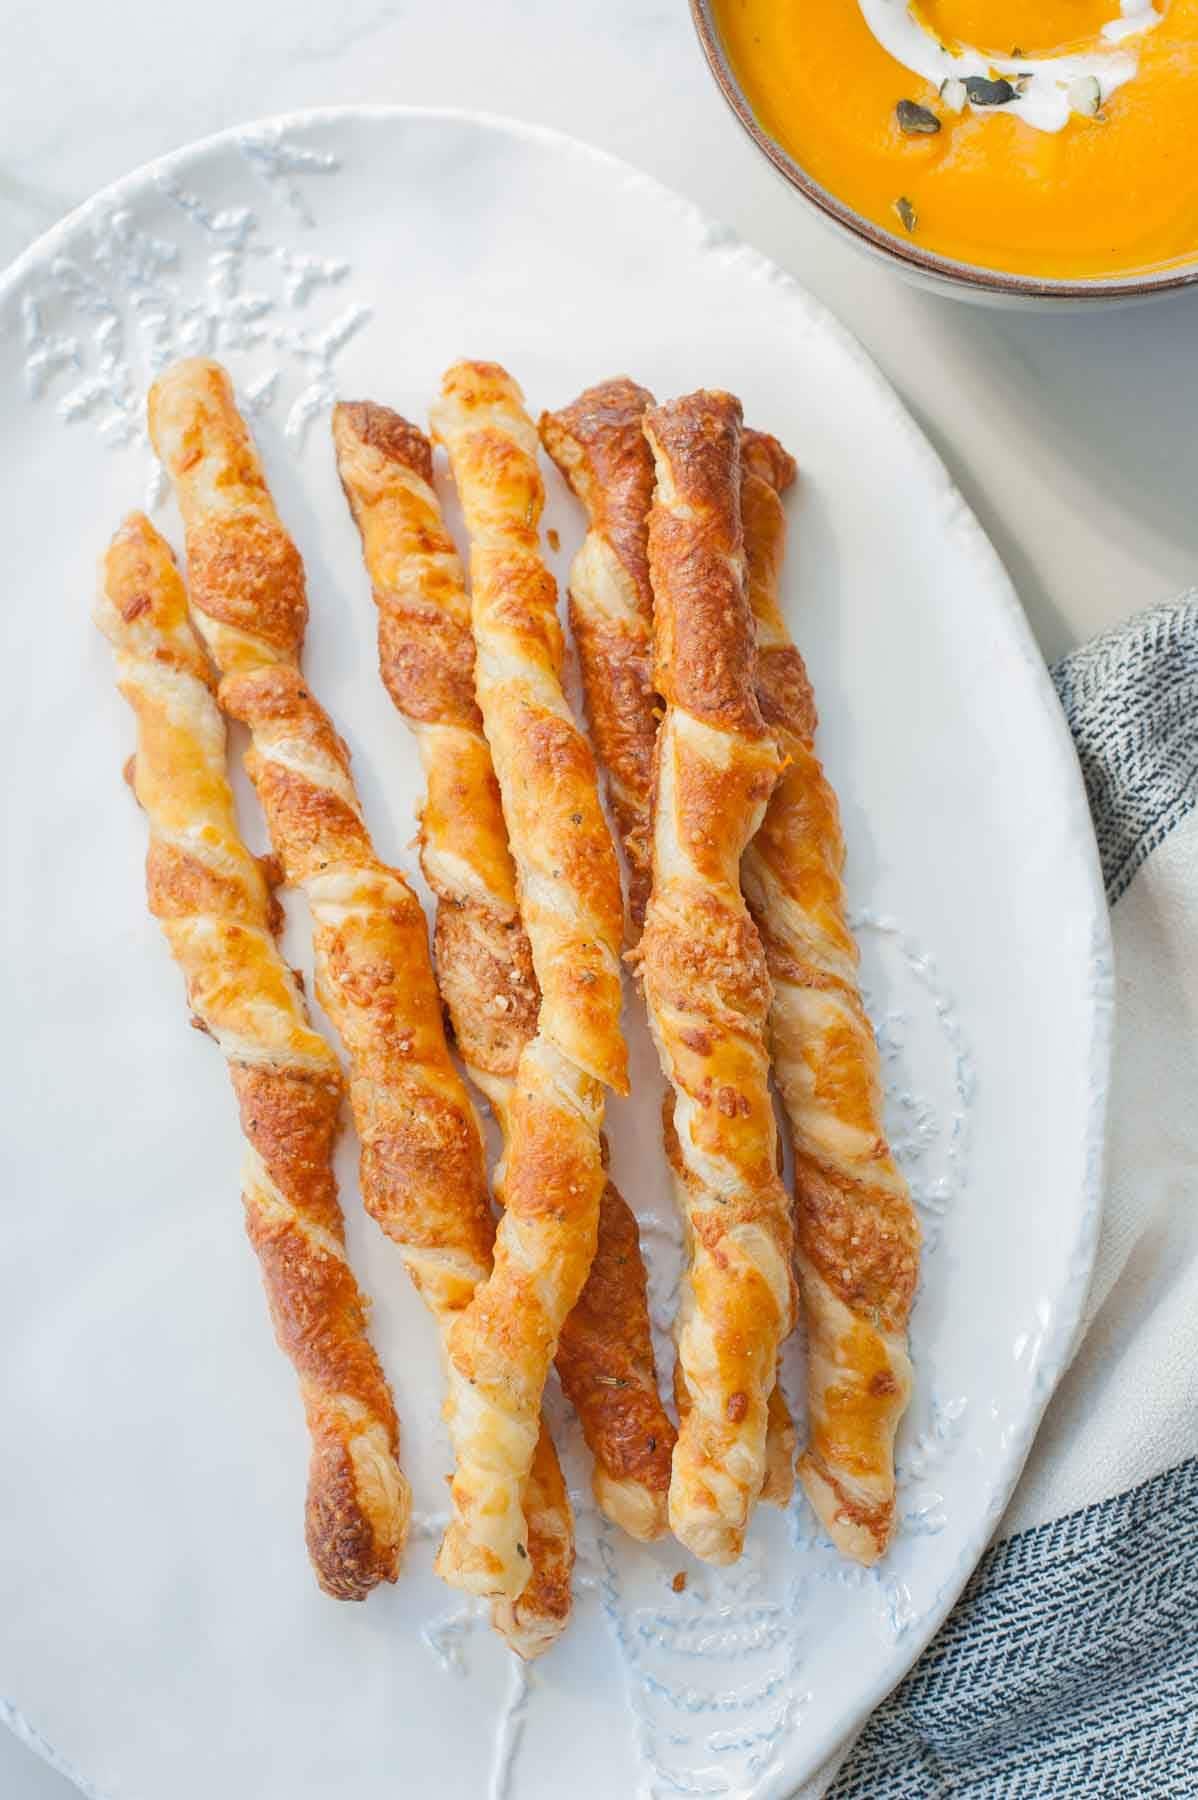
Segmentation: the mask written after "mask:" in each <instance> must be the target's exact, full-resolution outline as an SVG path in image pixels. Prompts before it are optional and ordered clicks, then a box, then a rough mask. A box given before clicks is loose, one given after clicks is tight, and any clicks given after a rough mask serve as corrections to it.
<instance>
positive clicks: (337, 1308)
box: [96, 513, 410, 1600]
mask: <svg viewBox="0 0 1198 1800" xmlns="http://www.w3.org/2000/svg"><path fill="white" fill-rule="evenodd" d="M96 622H97V624H98V625H99V626H100V629H101V630H102V631H103V632H104V635H105V636H106V637H107V638H108V639H109V641H110V642H111V644H112V646H113V649H114V651H115V652H116V667H117V682H118V685H119V687H120V690H121V692H122V694H123V695H124V696H125V698H126V700H128V702H129V704H130V706H131V707H132V708H133V710H134V712H135V714H136V715H137V753H136V756H135V758H134V760H133V774H132V779H133V786H134V791H135V792H136V794H137V798H138V800H139V801H140V802H141V805H142V806H143V808H144V809H145V812H146V817H147V819H148V820H149V826H150V849H149V854H148V857H147V859H146V885H147V892H148V898H149V903H150V911H151V912H152V913H153V914H154V916H155V918H156V919H157V920H158V921H159V923H160V925H161V926H162V929H163V932H164V934H165V936H166V939H167V942H168V943H169V944H170V947H171V952H172V954H173V955H174V958H175V960H176V962H177V963H178V964H179V967H180V968H181V969H182V971H183V975H184V978H185V980H186V983H187V996H188V1000H189V1001H190V1004H191V1007H192V1012H193V1015H194V1016H193V1023H196V1024H198V1025H200V1026H201V1027H202V1028H203V1030H205V1031H206V1032H208V1033H209V1035H210V1036H211V1037H213V1038H215V1039H216V1041H217V1043H218V1044H219V1045H220V1047H221V1049H222V1050H223V1052H224V1054H225V1057H226V1059H227V1061H228V1065H229V1073H230V1075H231V1077H232V1080H233V1088H234V1091H235V1093H236V1095H237V1101H238V1105H239V1108H240V1112H241V1127H242V1130H243V1132H244V1133H245V1139H246V1144H247V1153H246V1162H245V1172H244V1176H243V1182H244V1186H243V1199H244V1204H245V1219H246V1229H247V1231H248V1233H249V1237H250V1241H251V1243H252V1244H253V1246H254V1249H255V1251H256V1252H257V1255H258V1260H259V1264H260V1266H261V1269H262V1277H263V1281H264V1283H265V1287H266V1294H267V1299H268V1301H269V1303H270V1311H271V1317H272V1319H273V1321H274V1328H275V1335H276V1337H277V1339H278V1342H279V1346H280V1348H281V1349H282V1350H283V1351H284V1352H285V1353H286V1355H287V1356H288V1357H289V1359H290V1361H291V1362H292V1364H293V1366H294V1368H295V1370H296V1373H297V1375H298V1377H299V1383H300V1393H301V1395H302V1397H303V1402H304V1411H305V1414H306V1416H307V1420H308V1429H309V1432H310V1433H311V1438H312V1463H311V1470H310V1473H309V1479H308V1501H307V1541H308V1553H309V1555H310V1556H311V1559H312V1563H313V1566H314V1568H315V1570H316V1576H317V1580H318V1581H319V1582H320V1585H321V1587H322V1588H324V1590H325V1592H326V1593H329V1594H333V1595H335V1596H336V1597H337V1598H338V1599H342V1600H361V1599H364V1598H365V1596H366V1594H367V1593H368V1592H369V1591H370V1589H371V1588H372V1587H374V1586H375V1585H376V1584H377V1583H378V1582H380V1581H394V1580H395V1577H396V1573H397V1571H398V1568H399V1558H400V1553H401V1551H402V1548H403V1543H404V1538H405V1535H406V1532H407V1525H408V1514H409V1509H410V1497H409V1493H408V1484H407V1482H406V1481H405V1480H404V1478H403V1475H402V1474H401V1473H400V1469H399V1464H398V1460H397V1459H398V1455H399V1427H398V1425H397V1423H396V1418H395V1408H394V1406H393V1405H392V1402H391V1395H390V1393H389V1391H388V1388H387V1383H386V1380H385V1378H384V1376H383V1372H382V1369H381V1368H380V1366H379V1361H378V1358H377V1356H376V1355H375V1353H374V1351H373V1349H372V1348H371V1345H370V1341H369V1339H368V1337H367V1335H366V1312H367V1303H366V1301H365V1299H364V1298H363V1296H362V1294H361V1293H360V1292H359V1290H358V1286H357V1283H356V1282H355V1280H354V1277H353V1273H352V1271H351V1269H350V1267H349V1263H348V1261H347V1259H346V1253H345V1231H344V1224H343V1221H342V1217H341V1208H340V1206H339V1205H338V1203H337V1188H336V1182H335V1179H334V1176H333V1170H332V1162H331V1157H332V1149H333V1141H334V1139H335V1137H336V1133H337V1119H338V1113H339V1111H340V1106H341V1096H342V1079H341V1069H340V1065H339V1064H338V1062H337V1059H336V1057H335V1056H334V1055H333V1052H332V1051H331V1050H330V1049H329V1047H328V1045H327V1044H326V1043H325V1041H324V1039H323V1038H322V1037H320V1036H319V1035H318V1034H317V1033H316V1032H315V1031H313V1030H312V1027H311V1026H310V1024H309V1023H308V1018H307V1014H306V1011H305V1008H304V1003H303V1000H302V998H301V996H300V992H299V988H298V986H297V984H296V982H295V980H294V978H293V976H292V973H291V971H290V969H288V967H287V966H286V964H285V963H284V961H283V959H282V957H281V956H280V954H279V951H278V948H277V946H276V944H275V938H274V930H273V926H274V922H275V919H274V902H273V900H272V896H271V893H270V890H269V888H268V886H267V883H266V880H265V878H264V876H263V872H262V869H261V866H260V864H259V863H258V861H257V859H256V858H255V857H253V856H251V855H250V853H249V851H248V850H246V848H245V846H244V844H243V843H242V841H241V838H240V836H239V835H238V831H237V820H236V814H235V812H234V807H233V796H232V793H231V792H230V790H229V783H228V779H227V777H226V773H225V728H224V721H223V720H222V718H221V716H220V712H219V710H218V708H217V704H216V699H215V697H214V695H213V692H212V678H211V675H210V674H209V669H208V662H207V658H206V657H205V655H204V652H203V650H202V648H201V646H200V643H199V640H198V639H197V638H196V635H195V633H194V631H193V630H192V627H191V625H190V623H189V621H188V617H187V598H186V594H185V593H184V589H183V581H182V578H181V577H180V575H179V571H178V569H177V568H176V567H175V561H174V558H173V557H172V555H171V552H170V549H169V547H168V546H167V545H166V543H164V541H163V539H162V538H161V537H160V536H159V535H158V533H157V532H156V531H155V530H154V528H153V526H152V525H151V524H150V523H149V521H148V520H147V519H145V518H143V517H142V516H141V514H139V513H134V514H133V515H132V516H131V517H130V518H128V519H127V520H126V521H125V523H124V525H123V526H122V527H121V529H120V531H118V533H117V534H116V536H115V538H114V539H113V541H112V544H111V546H110V548H109V550H108V553H107V556H106V557H105V560H104V566H103V571H102V582H101V589H100V595H99V599H98V602H97V606H96Z"/></svg>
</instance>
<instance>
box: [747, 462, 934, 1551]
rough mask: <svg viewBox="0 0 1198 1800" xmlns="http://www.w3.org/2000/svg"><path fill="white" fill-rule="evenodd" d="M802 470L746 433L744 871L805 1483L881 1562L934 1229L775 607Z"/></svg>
mask: <svg viewBox="0 0 1198 1800" xmlns="http://www.w3.org/2000/svg"><path fill="white" fill-rule="evenodd" d="M794 474H795V468H794V463H793V461H792V460H791V458H790V457H789V456H788V455H787V453H786V451H785V450H783V448H782V446H781V445H780V444H778V442H777V441H776V440H775V439H773V438H770V437H768V436H766V435H765V434H764V433H760V432H746V434H745V441H744V484H743V489H742V505H743V511H744V527H745V544H746V550H747V555H748V571H749V596H750V601H751V604H752V607H753V614H754V618H755V621H756V631H757V676H756V682H757V697H758V701H759V703H760V706H761V711H762V714H763V716H764V718H765V721H766V723H767V725H768V726H769V728H770V730H771V731H772V732H773V733H774V735H775V737H776V738H777V741H778V745H779V748H780V749H781V751H782V754H783V755H784V757H785V758H786V767H785V769H784V771H783V774H782V777H781V780H780V781H779V783H778V785H777V787H776V788H775V789H774V792H773V795H772V796H771V799H770V803H769V806H768V808H767V810H766V815H765V820H764V822H763V824H762V827H761V830H760V831H759V832H758V834H757V836H756V838H755V839H754V841H753V843H752V845H751V846H750V848H749V851H748V853H747V855H746V857H745V860H744V865H743V869H742V878H743V881H744V886H745V892H746V894H747V896H748V899H749V904H750V907H751V909H752V912H753V916H754V918H755V919H756V921H757V925H758V929H759V930H760V932H761V936H762V940H763V942H764V944H765V952H766V958H767V961H768V964H769V970H770V975H771V977H772V981H773V990H774V998H773V1005H772V1008H771V1012H770V1037H771V1044H772V1049H773V1057H774V1069H775V1073H776V1075H777V1080H778V1086H779V1088H780V1090H781V1093H782V1099H783V1105H784V1108H785V1111H786V1117H787V1121H788V1123H789V1127H790V1133H791V1140H792V1143H793V1146H794V1161H795V1207H796V1226H797V1261H798V1270H799V1283H800V1287H801V1289H802V1294H803V1303H804V1313H805V1317H806V1324H807V1346H808V1351H807V1355H808V1362H807V1366H808V1416H809V1428H808V1429H809V1441H808V1445H807V1448H806V1450H805V1452H804V1454H803V1456H802V1457H801V1459H800V1462H799V1479H800V1480H801V1481H802V1483H803V1486H804V1488H805V1489H806V1491H807V1494H808V1497H809V1498H810V1500H811V1503H812V1505H813V1506H814V1508H815V1510H816V1512H817V1513H818V1515H819V1517H820V1520H821V1521H822V1523H823V1525H824V1527H825V1529H826V1530H827V1532H828V1534H829V1536H830V1537H831V1538H832V1540H833V1542H834V1543H835V1544H836V1545H837V1546H838V1547H839V1548H840V1549H841V1550H843V1551H844V1553H845V1554H846V1555H848V1556H852V1557H854V1558H855V1559H856V1560H857V1561H859V1562H864V1563H872V1562H876V1561H877V1559H878V1558H879V1557H880V1556H881V1555H882V1554H883V1552H884V1551H885V1549H886V1546H887V1544H888V1542H889V1540H890V1536H891V1533H892V1531H893V1528H894V1510H895V1482H894V1436H895V1432H896V1430H897V1428H898V1423H899V1420H900V1419H901V1417H902V1415H903V1413H904V1411H905V1410H906V1407H907V1405H908V1402H909V1400H910V1395H911V1364H910V1359H909V1357H908V1354H907V1332H906V1327H907V1319H908V1315H909V1313H910V1310H911V1301H912V1298H913V1296H914V1292H915V1283H916V1280H917V1278H918V1273H919V1236H920V1234H919V1224H918V1220H917V1219H916V1216H915V1211H914V1208H913V1207H912V1205H911V1199H910V1195H909V1193H908V1190H907V1184H906V1182H905V1181H904V1180H903V1177H902V1175H901V1173H900V1171H899V1169H898V1167H897V1165H896V1163H895V1161H894V1157H893V1155H892V1154H891V1151H890V1147H889V1145H888V1143H887V1140H886V1131H885V1126H884V1124H883V1119H882V1089H881V1081H880V1075H879V1065H878V1051H877V1045H876V1043H875V1040H874V1034H873V1028H872V1027H871V1025H870V1022H869V1019H868V1017H867V1015H866V1012H865V1008H864V1006H863V1004H862V1001H861V994H860V990H859V988H858V985H857V947H856V944H855V943H854V941H853V936H852V932H851V931H850V929H849V925H848V921H847V918H846V910H845V896H844V889H843V886H842V883H841V870H842V868H843V864H844V841H843V839H842V837H841V832H840V819H839V813H838V809H837V805H836V797H835V795H834V793H833V792H832V789H831V786H830V785H829V783H828V780H827V777H826V776H825V775H824V772H823V769H822V767H821V766H820V762H819V758H818V757H817V756H816V753H815V729H816V711H815V701H814V697H813V695H812V691H811V684H810V681H809V680H808V677H807V671H806V668H805V667H804V664H803V660H802V657H801V656H800V655H799V652H798V650H797V649H796V648H795V646H794V644H793V643H792V642H791V639H790V635H789V633H788V631H787V629H786V624H785V621H784V619H783V617H782V612H781V608H780V605H779V598H778V572H779V567H780V564H781V558H782V550H783V546H784V543H785V536H786V519H785V514H784V512H783V508H782V502H781V498H780V496H781V494H782V493H783V492H785V490H786V488H787V487H789V485H790V484H791V482H792V481H793V480H794Z"/></svg>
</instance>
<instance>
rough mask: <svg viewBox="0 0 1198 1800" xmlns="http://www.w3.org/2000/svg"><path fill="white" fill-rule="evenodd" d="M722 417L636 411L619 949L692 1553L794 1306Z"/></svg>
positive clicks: (739, 582)
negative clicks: (659, 1161)
mask: <svg viewBox="0 0 1198 1800" xmlns="http://www.w3.org/2000/svg"><path fill="white" fill-rule="evenodd" d="M740 430H741V415H740V405H739V403H738V402H737V401H736V400H735V399H734V398H733V397H732V396H731V395H730V394H723V393H711V392H700V393H696V394H691V395H688V396H686V397H684V398H682V399H680V400H674V401H671V402H669V403H668V404H667V405H664V406H658V407H655V408H653V409H652V410H651V411H650V412H649V413H648V414H647V415H646V418H645V432H646V435H647V437H648V440H649V444H650V446H651V448H652V451H653V455H654V464H655V471H656V483H657V485H656V489H655V492H654V498H653V506H652V510H651V512H650V515H649V566H650V572H651V576H652V581H653V595H654V607H655V618H654V670H655V682H656V686H657V689H658V692H659V693H660V694H661V695H662V698H663V699H664V701H665V704H666V713H665V718H664V721H663V723H662V726H661V730H660V733H659V735H658V742H657V759H656V773H655V784H654V806H653V889H652V895H651V898H650V901H649V909H648V914H647V917H646V922H645V932H644V936H643V938H642V940H641V945H640V950H639V953H638V962H639V966H640V969H641V975H642V980H643V982H644V989H645V998H646V1001H647V1003H648V1008H649V1018H650V1023H651V1025H652V1028H653V1033H654V1037H655V1039H656V1041H657V1046H658V1050H659V1053H660V1055H661V1060H662V1067H663V1069H664V1070H665V1073H666V1075H667V1077H668V1078H669V1081H670V1084H671V1088H672V1090H673V1092H672V1098H671V1100H668V1101H667V1113H668V1115H671V1116H669V1117H668V1118H667V1148H668V1150H669V1152H670V1156H671V1162H672V1166H673V1169H674V1173H675V1178H676V1183H677V1187H678V1192H679V1197H680V1200H681V1202H682V1208H683V1214H684V1222H685V1225H686V1231H687V1239H688V1252H689V1263H688V1268H687V1270H686V1274H685V1276H684V1280H683V1285H682V1296H681V1302H680V1307H679V1319H678V1370H677V1385H678V1398H679V1409H680V1413H681V1429H680V1431H679V1437H678V1446H677V1449H676V1450H675V1452H674V1469H673V1479H672V1482H671V1486H670V1523H671V1525H672V1527H673V1529H674V1532H675V1533H676V1535H677V1536H678V1537H679V1538H680V1539H681V1540H682V1542H683V1543H685V1544H686V1545H687V1546H688V1548H689V1549H691V1550H693V1551H694V1553H695V1554H696V1555H697V1556H701V1557H703V1558H704V1559H705V1560H707V1561H711V1562H729V1561H731V1560H733V1559H734V1558H735V1557H737V1556H738V1555H739V1554H740V1551H741V1549H742V1547H743V1544H744V1534H745V1527H746V1524H747V1521H748V1518H749V1514H750V1512H751V1510H752V1507H753V1505H754V1503H755V1502H756V1500H757V1498H758V1496H759V1495H760V1493H761V1489H762V1486H763V1483H764V1481H765V1479H766V1474H767V1454H766V1446H767V1423H768V1412H769V1397H770V1393H771V1391H772V1389H773V1387H774V1385H775V1378H776V1366H777V1357H778V1348H779V1345H780V1344H781V1342H782V1339H783V1338H784V1337H785V1336H786V1334H787V1333H788V1332H789V1331H790V1329H791V1326H792V1324H793V1321H794V1309H795V1296H794V1283H793V1277H792V1274H791V1250H792V1230H791V1219H790V1203H789V1199H788V1196H787V1194H786V1190H785V1188H784V1186H783V1184H782V1180H781V1177H780V1175H779V1172H778V1161H777V1149H778V1144H777V1130H776V1127H775V1124H774V1115H773V1107H772V1103H771V1098H770V1091H769V1061H768V1056H767V1051H766V1043H765V1027H766V1015H767V1011H768V1007H769V997H770V989H769V976H768V974H767V972H766V967H765V956H764V953H763V951H762V947H761V940H760V938H759V937H758V935H757V932H756V930H755V929H754V927H753V924H752V921H751V920H750V918H749V915H748V912H747V910H746V908H745V905H744V901H743V899H742V897H741V891H740V881H739V868H740V858H741V854H742V852H743V850H744V849H745V846H746V845H747V844H748V842H749V840H750V839H751V838H752V836H753V833H754V832H755V831H756V829H757V827H758V825H759V824H760V822H761V818H762V816H763V814H764V811H765V806H766V802H767V800H768V798H769V795H770V792H771V790H772V788H773V785H774V782H775V780H776V779H777V775H778V772H779V767H780V763H779V758H778V753H777V749H776V746H775V744H774V742H773V739H772V738H771V736H770V735H769V732H768V731H767V729H766V726H765V724H764V722H763V720H762V717H761V713H760V711H759V710H758V706H757V702H756V699H755V697H754V693H753V679H752V677H753V657H754V642H753V618H752V614H751V612H750V610H749V603H748V599H747V597H746V594H745V586H744V555H743V539H742V531H741V513H740Z"/></svg>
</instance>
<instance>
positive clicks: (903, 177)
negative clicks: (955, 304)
mask: <svg viewBox="0 0 1198 1800" xmlns="http://www.w3.org/2000/svg"><path fill="white" fill-rule="evenodd" d="M715 14H716V22H717V26H718V28H719V32H720V35H721V37H722V39H723V43H724V47H725V49H726V51H727V54H728V58H729V61H730V62H731V64H732V67H733V69H734V70H735V72H736V75H737V77H738V79H739V80H740V82H741V85H742V87H743V88H744V91H745V94H746V96H747V98H748V101H749V104H750V105H751V106H752V108H753V110H754V112H755V114H756V116H757V118H758V120H759V122H760V123H761V125H762V127H763V128H764V130H765V131H766V132H768V133H769V135H770V136H771V137H773V138H774V139H776V140H777V142H778V143H779V144H781V145H782V147H783V148H784V149H785V150H787V151H789V153H790V155H791V156H793V157H794V159H795V161H796V162H798V163H799V164H800V165H801V166H802V167H803V168H804V169H805V170H806V171H807V173H808V174H810V175H811V176H813V177H814V178H815V180H816V181H818V182H819V183H821V185H822V186H824V187H825V188H827V189H828V190H829V191H830V192H831V193H833V194H834V195H836V196H837V198H838V199H840V200H843V201H846V202H847V203H848V204H849V205H850V206H852V207H853V208H854V209H855V210H856V211H857V212H859V213H861V214H863V215H864V216H865V217H866V218H867V219H870V220H872V221H873V222H874V223H875V224H877V225H880V226H882V227H883V228H884V229H886V230H888V231H891V232H893V233H894V234H895V235H896V236H898V237H906V238H909V239H910V240H911V241H912V242H913V243H916V244H918V245H920V246H922V247H923V248H924V249H926V250H930V251H934V252H936V253H938V254H939V255H942V256H949V257H955V258H957V259H959V260H961V261H964V262H971V263H980V264H982V265H983V266H985V267H987V268H992V269H1003V270H1009V271H1012V272H1016V273H1020V274H1028V275H1037V276H1047V277H1054V276H1055V277H1057V278H1061V279H1074V280H1076V279H1079V278H1090V277H1098V276H1117V275H1130V274H1134V273H1139V272H1141V271H1146V270H1159V269H1164V268H1168V267H1170V266H1176V265H1182V264H1186V263H1189V262H1193V261H1198V0H715Z"/></svg>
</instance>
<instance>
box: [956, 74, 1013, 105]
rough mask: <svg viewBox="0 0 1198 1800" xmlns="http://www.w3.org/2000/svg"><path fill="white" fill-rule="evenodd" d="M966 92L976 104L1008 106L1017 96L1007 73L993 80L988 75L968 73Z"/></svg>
mask: <svg viewBox="0 0 1198 1800" xmlns="http://www.w3.org/2000/svg"><path fill="white" fill-rule="evenodd" d="M965 92H966V93H967V94H968V95H969V98H970V99H971V100H972V101H973V103H974V105H975V106H1008V105H1009V104H1010V103H1011V101H1012V100H1013V99H1014V98H1015V89H1014V88H1013V87H1012V86H1011V84H1010V82H1009V81H1008V80H1007V78H1006V76H1005V75H1000V76H999V78H998V80H997V81H991V80H990V78H989V76H988V75H967V76H966V77H965Z"/></svg>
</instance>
